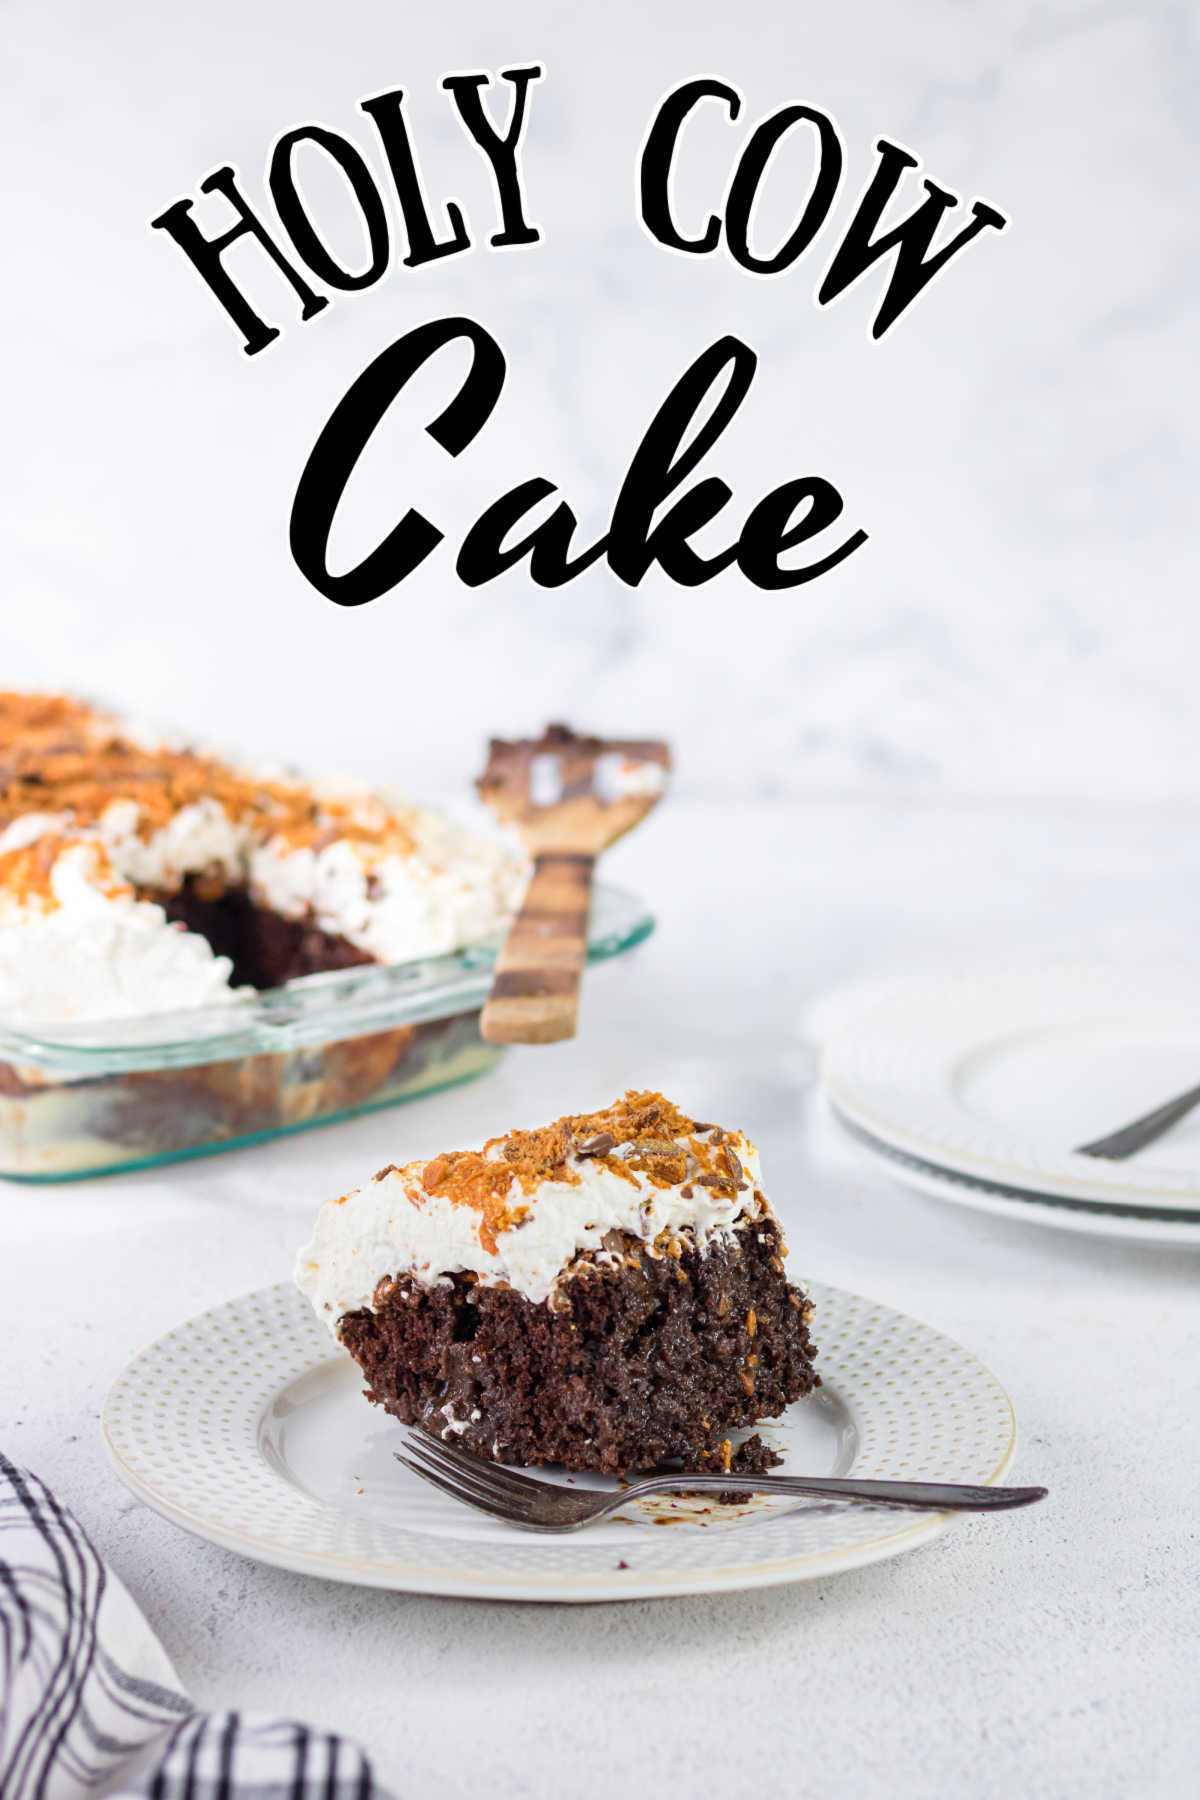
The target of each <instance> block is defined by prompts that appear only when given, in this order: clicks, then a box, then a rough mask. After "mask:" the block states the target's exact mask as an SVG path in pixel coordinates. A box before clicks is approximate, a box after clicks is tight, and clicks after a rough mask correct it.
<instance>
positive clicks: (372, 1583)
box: [100, 1281, 1018, 1605]
mask: <svg viewBox="0 0 1200 1800" xmlns="http://www.w3.org/2000/svg"><path fill="white" fill-rule="evenodd" d="M808 1285H810V1286H812V1287H817V1288H821V1289H824V1290H825V1291H826V1292H836V1293H838V1294H840V1295H844V1296H846V1297H847V1298H848V1299H851V1300H855V1301H858V1302H860V1303H865V1304H867V1305H869V1306H871V1307H877V1308H880V1309H882V1310H883V1311H885V1312H887V1313H888V1314H890V1315H891V1316H892V1317H894V1318H896V1319H900V1320H903V1321H904V1322H905V1323H906V1324H908V1325H913V1326H917V1327H918V1328H919V1329H920V1330H921V1331H922V1332H925V1333H927V1334H929V1335H930V1336H932V1337H935V1338H938V1339H940V1340H941V1341H943V1342H944V1343H946V1344H947V1345H949V1346H950V1347H951V1348H952V1349H954V1350H955V1351H957V1352H958V1353H959V1354H960V1355H962V1356H964V1357H966V1358H968V1359H969V1360H970V1361H971V1362H973V1363H975V1364H976V1366H977V1367H978V1368H979V1369H981V1370H982V1371H983V1372H984V1373H985V1374H986V1375H987V1377H988V1378H989V1379H990V1381H991V1382H992V1384H993V1386H994V1388H995V1391H996V1396H997V1398H998V1400H999V1401H1000V1402H1001V1403H1002V1405H1003V1407H1004V1409H1005V1411H1006V1414H1007V1425H1008V1436H1007V1441H1006V1443H1005V1446H1004V1449H1003V1451H1002V1452H1001V1455H1000V1457H999V1459H998V1460H997V1462H996V1464H995V1466H994V1467H993V1468H992V1469H991V1471H990V1472H989V1473H988V1474H987V1475H986V1476H984V1477H981V1478H976V1479H975V1481H974V1485H977V1486H984V1487H994V1486H995V1485H996V1484H997V1483H998V1482H1000V1481H1001V1480H1002V1479H1003V1477H1004V1476H1005V1474H1006V1473H1007V1472H1008V1470H1009V1469H1010V1468H1011V1467H1012V1463H1013V1460H1014V1458H1015V1456H1016V1452H1017V1442H1018V1432H1017V1420H1016V1412H1015V1409H1014V1407H1013V1403H1012V1399H1011V1396H1010V1395H1009V1393H1008V1391H1007V1389H1006V1388H1005V1387H1004V1385H1003V1383H1002V1382H1001V1381H1000V1379H999V1377H998V1376H997V1375H996V1374H995V1372H994V1371H993V1370H992V1369H991V1368H990V1367H989V1366H988V1365H987V1364H986V1363H984V1362H983V1361H982V1360H981V1359H980V1358H979V1357H978V1356H976V1354H975V1352H974V1351H973V1350H969V1349H968V1348H967V1347H966V1346H965V1345H963V1344H961V1343H959V1342H958V1340H957V1339H956V1338H952V1337H950V1336H949V1335H948V1334H947V1333H946V1332H943V1331H939V1330H938V1329H937V1328H936V1327H935V1326H932V1325H926V1324H925V1323H924V1321H923V1320H921V1319H917V1318H915V1317H914V1316H913V1315H912V1314H911V1313H903V1312H900V1311H899V1310H898V1309H897V1308H895V1307H893V1306H890V1305H888V1304H887V1303H886V1302H884V1301H876V1300H871V1299H870V1298H869V1296H865V1295H859V1294H857V1293H855V1292H854V1291H853V1290H852V1289H848V1288H840V1287H836V1286H835V1285H834V1284H832V1283H828V1282H816V1281H814V1282H812V1283H810V1284H808ZM281 1291H283V1292H285V1293H286V1294H287V1295H288V1297H289V1298H290V1297H291V1295H292V1294H293V1293H294V1289H293V1287H292V1284H291V1283H290V1282H287V1281H280V1282H274V1283H270V1284H268V1285H267V1286H266V1287H262V1288H255V1289H251V1290H249V1291H248V1292H246V1293H243V1294H239V1295H235V1296H233V1297H231V1298H230V1299H227V1300H224V1301H219V1302H218V1303H217V1304H216V1305H214V1306H210V1307H206V1308H204V1309H203V1310H202V1311H201V1312H199V1313H196V1314H194V1315H193V1316H192V1317H190V1318H188V1319H185V1320H183V1321H182V1322H181V1323H180V1324H179V1325H176V1326H173V1327H171V1329H170V1330H168V1331H166V1332H164V1333H162V1334H161V1335H160V1336H159V1337H157V1338H155V1339H154V1340H153V1341H152V1342H151V1343H149V1344H147V1345H145V1346H144V1347H143V1348H142V1349H141V1350H139V1351H138V1352H137V1354H136V1355H135V1356H133V1357H131V1358H130V1359H129V1361H128V1362H127V1363H125V1364H124V1366H123V1367H122V1368H121V1369H120V1370H119V1372H118V1373H117V1375H116V1376H115V1377H114V1379H113V1381H112V1382H111V1384H110V1386H109V1388H108V1391H107V1393H106V1394H105V1398H104V1402H103V1405H102V1407H101V1412H100V1431H101V1436H102V1439H103V1442H104V1446H105V1449H106V1451H107V1454H108V1457H109V1460H110V1462H111V1464H112V1466H113V1468H114V1470H115V1472H116V1473H117V1475H118V1476H119V1478H120V1479H121V1481H123V1482H124V1484H125V1485H126V1487H127V1488H128V1489H129V1490H130V1491H131V1492H132V1493H133V1494H134V1495H136V1497H137V1498H138V1499H140V1500H142V1501H143V1502H144V1503H145V1504H146V1505H147V1506H149V1507H150V1508H151V1510H152V1511H154V1512H156V1513H158V1514H159V1515H160V1517H162V1518H165V1519H167V1520H168V1521H169V1522H170V1523H172V1524H174V1525H177V1526H179V1527H180V1528H181V1529H183V1530H184V1531H187V1532H188V1533H189V1534H190V1535H192V1536H194V1537H198V1538H201V1539H202V1540H204V1541H206V1542H209V1543H213V1544H216V1545H218V1546H219V1547H220V1548H222V1549H225V1550H230V1551H232V1552H234V1553H235V1554H237V1555H240V1556H245V1557H248V1558H249V1559H250V1560H251V1561H257V1562H261V1563H264V1564H266V1565H267V1566H269V1567H272V1568H281V1569H286V1570H288V1571H289V1572H291V1573H294V1574H303V1575H310V1576H316V1577H318V1578H321V1579H325V1580H332V1581H341V1582H345V1583H349V1584H351V1585H354V1586H359V1587H369V1588H373V1589H379V1590H383V1591H391V1592H399V1593H413V1594H430V1595H438V1596H442V1597H445V1598H457V1599H483V1600H512V1601H521V1602H530V1603H534V1604H538V1603H549V1604H566V1605H569V1604H577V1603H578V1604H583V1603H599V1602H605V1601H615V1600H647V1599H659V1598H662V1599H666V1598H670V1597H673V1596H683V1595H688V1594H697V1593H704V1594H707V1593H727V1592H731V1591H741V1590H748V1589H751V1588H763V1587H776V1586H783V1585H786V1584H788V1583H791V1582H795V1581H804V1580H812V1579H817V1578H819V1577H821V1576H824V1575H832V1574H841V1573H844V1572H849V1571H850V1570H852V1569H858V1568H865V1567H867V1566H869V1565H870V1564H872V1563H876V1562H883V1561H886V1560H888V1559H890V1558H891V1557H893V1556H897V1555H901V1554H903V1553H904V1552H905V1551H906V1550H908V1549H915V1548H917V1547H918V1546H919V1545H921V1544H922V1543H925V1542H928V1541H930V1540H932V1539H934V1538H936V1537H940V1536H941V1534H942V1533H943V1532H944V1531H946V1530H947V1529H948V1528H949V1527H950V1526H951V1525H955V1524H960V1523H961V1522H962V1520H963V1518H964V1515H963V1514H958V1513H944V1512H938V1513H929V1514H926V1515H924V1516H923V1517H920V1518H916V1519H910V1520H909V1521H908V1522H907V1523H906V1524H904V1525H901V1526H898V1527H897V1529H896V1530H895V1531H894V1532H889V1533H887V1534H886V1535H885V1536H883V1537H879V1538H873V1539H871V1540H869V1541H868V1542H867V1543H864V1544H857V1545H849V1546H846V1547H844V1548H842V1549H837V1548H831V1549H828V1550H823V1551H816V1552H814V1551H809V1552H806V1553H805V1554H803V1555H800V1556H792V1557H777V1558H774V1559H773V1560H770V1561H763V1562H757V1563H737V1562H733V1563H730V1564H728V1565H724V1566H718V1567H713V1568H701V1569H682V1568H681V1569H674V1568H663V1569H651V1570H647V1569H637V1568H631V1569H626V1570H618V1569H610V1570H608V1571H605V1572H604V1573H603V1574H600V1573H598V1572H596V1571H590V1570H589V1571H581V1572H580V1573H578V1574H572V1573H564V1572H563V1571H548V1572H547V1573H546V1574H544V1575H538V1574H536V1573H532V1572H530V1571H529V1570H520V1571H514V1572H513V1574H512V1575H511V1576H507V1575H504V1574H499V1573H497V1572H496V1571H494V1570H488V1571H484V1570H476V1571H474V1572H472V1571H471V1570H470V1569H464V1568H463V1567H462V1566H458V1567H453V1566H451V1567H446V1566H443V1565H441V1564H438V1563H436V1562H433V1561H429V1560H427V1561H424V1562H420V1563H408V1562H401V1561H396V1562H389V1563H382V1562H379V1561H375V1560H373V1559H370V1558H366V1557H354V1556H351V1555H348V1554H346V1553H344V1552H337V1551H327V1550H322V1551H306V1550H302V1549H295V1548H293V1547H290V1546H288V1547H281V1546H279V1545H277V1544H276V1543H275V1542H273V1540H271V1539H270V1538H259V1537H257V1536H256V1535H255V1534H254V1533H253V1532H247V1531H242V1530H229V1529H227V1528H224V1527H222V1526H221V1525H219V1524H215V1523H213V1522H212V1521H211V1520H210V1519H208V1518H206V1517H204V1516H203V1515H202V1514H199V1513H197V1512H195V1511H194V1510H192V1509H191V1508H190V1507H188V1506H187V1505H184V1504H181V1503H179V1502H178V1501H173V1500H171V1499H169V1498H166V1497H164V1496H163V1495H162V1494H161V1493H159V1492H158V1491H157V1490H156V1489H155V1488H154V1487H153V1486H151V1485H150V1484H149V1483H148V1482H146V1481H145V1480H143V1478H142V1477H141V1476H140V1475H139V1474H138V1473H137V1472H136V1470H135V1469H134V1468H133V1467H131V1465H130V1464H129V1463H128V1462H127V1461H126V1459H125V1458H124V1457H123V1456H122V1454H121V1452H120V1451H119V1449H118V1448H117V1445H116V1443H115V1441H114V1438H113V1431H112V1425H113V1419H114V1414H115V1411H116V1406H117V1404H118V1403H119V1399H120V1390H121V1389H122V1388H123V1387H124V1385H125V1383H126V1382H127V1380H128V1379H129V1378H130V1377H131V1376H132V1375H133V1373H134V1371H135V1370H136V1369H137V1367H138V1365H139V1364H140V1363H141V1362H142V1361H143V1360H144V1359H145V1358H147V1357H148V1356H150V1355H151V1354H152V1353H154V1352H155V1351H157V1350H158V1349H159V1347H160V1346H161V1345H163V1344H164V1343H166V1342H167V1340H168V1339H170V1338H171V1337H172V1336H174V1335H175V1333H177V1332H181V1331H185V1330H187V1329H188V1328H189V1327H191V1326H194V1325H197V1324H199V1323H200V1322H201V1321H202V1320H204V1319H206V1318H209V1317H211V1316H212V1315H214V1314H219V1313H221V1312H223V1311H224V1310H225V1309H226V1308H229V1307H231V1306H238V1305H241V1304H244V1303H246V1302H251V1301H255V1300H261V1299H264V1298H265V1297H267V1296H278V1295H279V1294H280V1292H281ZM328 1360H330V1361H336V1360H337V1357H336V1353H335V1354H334V1355H331V1356H330V1358H329V1359H328ZM316 1366H318V1365H314V1367H316Z"/></svg>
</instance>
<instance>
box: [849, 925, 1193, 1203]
mask: <svg viewBox="0 0 1200 1800" xmlns="http://www.w3.org/2000/svg"><path fill="white" fill-rule="evenodd" d="M1119 972H1124V973H1125V974H1126V975H1128V974H1130V973H1132V974H1135V975H1136V974H1137V973H1138V970H1137V969H1136V968H1134V967H1133V965H1117V964H1110V963H1104V962H1102V961H1094V962H1085V961H1083V960H1078V961H1076V960H1072V961H1071V962H1069V963H1066V964H1053V963H1038V962H1036V961H1035V962H1029V963H1021V964H1018V965H1013V966H1009V965H1006V964H1004V963H1003V962H986V963H976V964H974V965H971V966H970V967H968V966H966V965H964V966H962V967H960V968H958V969H956V970H954V971H952V972H949V973H946V972H943V973H941V974H938V973H932V974H931V975H930V977H929V979H928V981H927V982H923V983H920V984H919V985H920V986H921V987H923V989H924V991H925V993H926V995H927V996H934V995H936V996H937V997H938V999H939V1000H941V999H942V998H943V997H944V996H946V995H947V994H949V993H951V992H952V991H953V990H954V989H957V988H962V987H964V986H966V985H968V984H971V983H979V982H984V981H986V982H990V983H996V982H999V981H1006V982H1011V981H1012V979H1013V977H1014V975H1015V974H1020V975H1023V976H1025V977H1027V978H1039V979H1043V980H1058V981H1061V980H1063V979H1064V977H1067V978H1070V979H1071V980H1072V981H1079V980H1081V979H1082V978H1083V977H1084V976H1085V974H1086V975H1087V976H1089V977H1090V978H1092V979H1095V978H1097V977H1099V976H1101V975H1102V974H1104V975H1107V976H1109V977H1111V976H1113V975H1114V974H1115V973H1119ZM1145 972H1146V971H1143V973H1145ZM1196 972H1197V971H1196V969H1195V967H1194V966H1193V969H1192V973H1193V974H1195V973H1196ZM917 987H918V983H917V982H916V981H913V982H907V983H904V984H902V985H901V984H898V985H897V987H896V988H894V989H893V990H891V991H889V992H887V993H885V994H884V995H883V996H882V997H880V998H879V999H878V1000H877V1002H876V1003H875V1004H874V1005H871V1006H869V1007H868V1008H866V1009H865V1010H864V1011H863V1012H862V1013H860V1014H859V1015H857V1016H856V1017H855V1018H854V1019H853V1020H852V1021H851V1022H849V1023H847V1024H846V1025H844V1026H843V1027H842V1028H841V1029H840V1030H838V1031H835V1032H834V1033H833V1035H832V1036H831V1037H830V1038H829V1039H828V1040H827V1042H826V1043H825V1044H824V1045H823V1046H822V1049H821V1055H820V1061H819V1066H818V1079H819V1082H820V1086H821V1088H822V1089H823V1091H824V1093H825V1094H826V1096H827V1098H828V1099H829V1101H830V1103H831V1104H832V1105H833V1107H834V1108H835V1110H836V1111H837V1112H839V1113H840V1114H842V1115H844V1116H845V1118H847V1119H849V1120H850V1121H851V1122H852V1123H853V1124H854V1125H856V1126H858V1127H859V1129H860V1130H862V1131H865V1132H866V1133H868V1134H869V1135H870V1136H871V1137H873V1138H874V1139H875V1140H876V1141H877V1142H878V1143H879V1144H880V1145H882V1146H883V1147H884V1149H885V1151H886V1150H890V1151H893V1152H895V1153H897V1154H899V1155H904V1156H910V1157H913V1158H915V1159H916V1160H917V1161H918V1162H922V1163H925V1164H927V1165H929V1166H930V1167H932V1168H933V1169H935V1170H939V1171H942V1172H944V1173H946V1174H948V1175H952V1176H960V1177H963V1178H967V1179H972V1180H975V1181H979V1182H981V1183H982V1184H984V1185H985V1186H992V1187H995V1186H1001V1187H1004V1186H1009V1187H1019V1188H1023V1189H1025V1190H1027V1191H1029V1192H1030V1193H1031V1194H1033V1195H1035V1196H1036V1197H1038V1198H1041V1199H1043V1200H1045V1201H1047V1202H1051V1203H1053V1202H1054V1201H1064V1200H1066V1201H1078V1202H1083V1203H1090V1204H1091V1205H1092V1206H1094V1207H1103V1206H1107V1207H1108V1208H1110V1209H1116V1208H1124V1209H1127V1210H1129V1211H1131V1212H1135V1213H1137V1212H1150V1213H1160V1214H1162V1213H1176V1214H1180V1215H1182V1216H1183V1218H1184V1221H1185V1222H1190V1221H1188V1220H1187V1215H1188V1214H1192V1215H1195V1214H1196V1213H1197V1212H1198V1211H1200V1205H1198V1194H1200V1172H1198V1173H1197V1174H1196V1175H1195V1176H1194V1177H1192V1182H1193V1186H1192V1188H1191V1189H1189V1190H1183V1191H1181V1190H1180V1188H1178V1187H1175V1188H1174V1189H1172V1188H1171V1187H1169V1186H1166V1187H1164V1186H1161V1185H1160V1186H1157V1187H1152V1186H1151V1182H1152V1180H1153V1172H1152V1171H1150V1170H1144V1171H1140V1172H1139V1173H1141V1175H1142V1179H1141V1180H1139V1181H1137V1182H1134V1181H1130V1180H1125V1181H1122V1180H1120V1179H1119V1178H1110V1177H1107V1176H1106V1174H1105V1170H1106V1169H1107V1168H1112V1167H1115V1166H1116V1165H1106V1164H1104V1163H1103V1162H1102V1161H1099V1160H1096V1159H1089V1158H1087V1157H1078V1156H1077V1155H1076V1153H1074V1152H1072V1151H1069V1150H1064V1151H1063V1152H1062V1153H1061V1155H1062V1157H1063V1159H1064V1160H1065V1159H1066V1158H1068V1157H1071V1158H1072V1159H1073V1161H1076V1162H1078V1163H1080V1164H1081V1165H1083V1166H1081V1167H1079V1168H1075V1169H1073V1170H1071V1171H1069V1172H1068V1171H1066V1170H1060V1171H1059V1172H1057V1173H1055V1172H1054V1170H1052V1169H1050V1168H1047V1167H1038V1166H1036V1165H1035V1164H1034V1163H1033V1161H1032V1159H1028V1160H1025V1161H1020V1162H1018V1161H1012V1160H1007V1161H1006V1160H1002V1159H1001V1158H999V1157H997V1156H995V1155H993V1154H988V1153H987V1152H986V1151H984V1150H978V1149H976V1150H973V1149H971V1148H970V1147H969V1146H964V1145H963V1144H962V1143H961V1142H954V1141H949V1140H948V1139H946V1138H944V1137H939V1136H931V1135H929V1133H928V1131H927V1130H922V1129H920V1128H914V1127H912V1126H909V1125H906V1124H904V1123H903V1122H902V1121H898V1120H897V1119H896V1118H895V1117H894V1116H892V1115H889V1114H885V1113H880V1112H879V1111H878V1110H876V1104H875V1102H874V1101H873V1100H869V1099H864V1098H863V1096H862V1094H861V1092H860V1091H859V1090H860V1088H861V1076H858V1077H856V1073H855V1071H854V1070H853V1068H851V1069H850V1070H849V1071H847V1069H846V1066H845V1062H846V1058H847V1057H848V1056H849V1055H851V1054H853V1055H855V1056H861V1055H862V1054H863V1051H862V1045H863V1042H864V1040H867V1039H870V1038H871V1037H872V1036H873V1034H874V1033H875V1032H876V1031H877V1030H878V1029H879V1022H880V1021H881V1020H886V1019H888V1018H889V1017H893V1018H894V1016H895V1013H896V1011H897V1010H898V1009H901V1008H911V1006H912V1005H913V1004H914V1003H915V1000H916V992H917ZM986 1041H988V1040H985V1039H983V1038H982V1037H981V1038H980V1040H979V1042H980V1044H981V1045H982V1044H983V1043H984V1042H986ZM1010 1141H1011V1140H1010ZM1014 1147H1015V1145H1014ZM1093 1163H1094V1165H1095V1166H1094V1167H1093V1166H1092V1165H1093Z"/></svg>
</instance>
